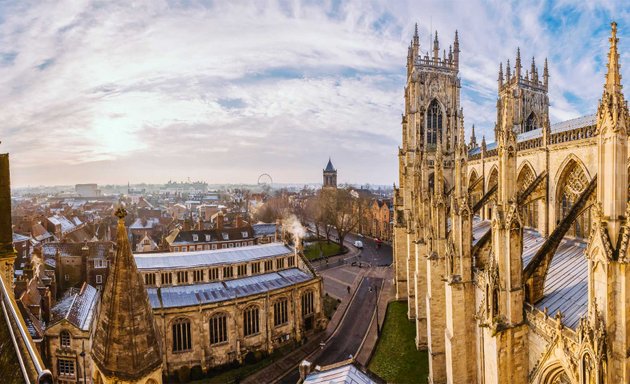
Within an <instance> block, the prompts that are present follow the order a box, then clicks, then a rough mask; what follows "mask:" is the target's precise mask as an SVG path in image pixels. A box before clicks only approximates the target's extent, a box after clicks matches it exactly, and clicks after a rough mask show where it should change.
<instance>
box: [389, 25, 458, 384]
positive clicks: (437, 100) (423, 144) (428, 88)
mask: <svg viewBox="0 0 630 384" xmlns="http://www.w3.org/2000/svg"><path fill="white" fill-rule="evenodd" d="M420 40H421V39H420V34H419V32H418V28H417V26H416V28H415V31H414V35H413V38H412V40H411V43H410V45H409V49H408V57H407V85H406V86H405V110H404V114H403V117H402V132H403V134H402V145H401V147H400V150H399V166H400V169H399V177H400V180H399V188H398V189H397V190H396V193H395V202H394V203H395V223H394V244H393V245H394V265H395V274H396V276H395V282H396V296H397V298H399V299H401V298H408V300H409V303H410V305H409V311H408V317H409V318H410V319H412V320H415V322H416V335H417V336H416V346H417V347H418V348H420V349H423V348H428V349H429V350H430V351H431V353H432V356H435V357H436V358H437V359H438V360H439V361H440V362H439V363H438V362H437V360H436V364H433V367H434V368H435V370H436V372H439V373H440V374H439V375H436V376H435V377H438V376H441V377H444V376H445V373H444V372H445V364H444V322H443V321H442V322H440V323H441V324H437V323H435V324H432V326H433V328H434V329H433V332H434V335H433V337H431V336H430V335H428V330H427V321H428V320H427V319H428V316H429V313H428V309H427V307H428V306H430V305H433V306H434V308H435V310H437V308H438V306H440V305H442V306H443V304H444V302H443V297H444V284H443V282H441V280H440V279H441V277H439V276H438V275H434V276H430V275H431V272H428V271H427V266H428V265H429V263H428V262H427V260H428V257H429V253H430V250H429V244H430V243H431V242H433V241H434V240H437V237H432V236H434V235H435V236H437V235H438V234H439V233H440V231H439V229H437V228H432V227H433V224H434V223H435V219H436V217H435V216H434V215H435V212H437V211H436V210H435V209H434V208H436V207H434V206H433V205H432V201H436V198H435V193H434V192H435V191H434V186H435V185H437V184H436V183H439V184H440V188H441V190H443V192H444V193H443V194H442V196H441V199H442V201H443V203H442V204H443V207H444V211H443V212H444V214H445V212H446V210H447V208H448V204H449V201H448V199H447V197H446V192H447V191H448V189H450V187H451V186H452V185H453V164H454V156H455V155H454V154H455V148H456V146H457V143H458V142H459V141H461V140H463V138H459V131H458V128H457V127H458V122H459V120H460V119H459V117H460V114H461V108H460V80H459V77H458V76H459V54H460V49H459V36H458V34H457V32H455V36H454V42H453V44H452V45H451V46H449V47H448V49H443V50H442V52H440V39H439V37H438V33H437V32H436V33H435V34H434V35H432V37H431V39H430V43H429V44H428V47H427V49H426V50H424V51H423V50H422V47H421V45H420ZM438 152H439V155H437V154H438ZM437 156H442V164H441V165H442V167H441V170H442V171H441V173H442V176H441V177H439V176H436V169H435V168H436V161H437V160H436V157H437ZM437 208H439V207H437ZM438 211H439V209H438ZM441 219H444V217H442V218H441ZM441 219H440V220H441ZM438 221H439V220H438ZM429 237H431V239H429ZM439 241H442V242H444V244H445V241H446V237H445V236H444V237H443V238H440V239H439ZM431 246H432V247H433V246H437V244H431ZM442 249H446V247H445V246H444V247H442ZM431 252H432V255H433V256H431V260H432V261H431V262H430V263H431V265H432V270H433V271H434V272H435V271H437V272H439V271H442V270H443V269H444V265H443V264H444V255H443V254H442V253H441V252H437V251H436V252H433V251H431ZM437 272H436V273H437ZM438 281H440V283H439V288H438V287H437V285H436V286H435V287H434V288H433V290H432V294H430V295H429V294H428V291H427V287H428V285H429V284H430V283H431V282H433V283H435V284H437V282H438ZM431 303H433V304H431ZM440 333H441V337H439V338H438V337H437V335H438V334H440ZM430 340H433V342H434V343H437V344H435V345H433V346H432V345H431V341H430ZM434 382H439V381H434Z"/></svg>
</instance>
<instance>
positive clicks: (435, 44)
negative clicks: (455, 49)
mask: <svg viewBox="0 0 630 384" xmlns="http://www.w3.org/2000/svg"><path fill="white" fill-rule="evenodd" d="M439 54H440V42H439V40H438V33H437V31H435V38H434V39H433V60H434V61H437V60H438V57H439Z"/></svg>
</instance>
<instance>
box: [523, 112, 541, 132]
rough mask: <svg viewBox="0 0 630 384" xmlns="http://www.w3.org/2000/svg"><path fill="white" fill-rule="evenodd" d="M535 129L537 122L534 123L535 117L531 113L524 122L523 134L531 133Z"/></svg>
mask: <svg viewBox="0 0 630 384" xmlns="http://www.w3.org/2000/svg"><path fill="white" fill-rule="evenodd" d="M536 128H538V121H536V115H535V114H534V112H532V113H530V114H529V116H528V117H527V120H526V121H525V132H529V131H532V130H534V129H536Z"/></svg>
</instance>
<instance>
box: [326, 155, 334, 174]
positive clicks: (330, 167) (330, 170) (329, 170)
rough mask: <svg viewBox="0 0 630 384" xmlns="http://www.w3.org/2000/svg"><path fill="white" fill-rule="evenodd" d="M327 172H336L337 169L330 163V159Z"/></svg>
mask: <svg viewBox="0 0 630 384" xmlns="http://www.w3.org/2000/svg"><path fill="white" fill-rule="evenodd" d="M324 171H325V172H335V167H333V165H332V161H330V157H329V158H328V164H326V169H324Z"/></svg>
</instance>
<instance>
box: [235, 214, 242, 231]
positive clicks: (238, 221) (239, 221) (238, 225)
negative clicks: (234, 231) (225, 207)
mask: <svg viewBox="0 0 630 384" xmlns="http://www.w3.org/2000/svg"><path fill="white" fill-rule="evenodd" d="M236 228H243V218H242V217H241V215H236Z"/></svg>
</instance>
